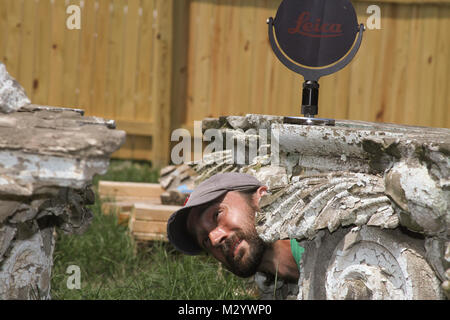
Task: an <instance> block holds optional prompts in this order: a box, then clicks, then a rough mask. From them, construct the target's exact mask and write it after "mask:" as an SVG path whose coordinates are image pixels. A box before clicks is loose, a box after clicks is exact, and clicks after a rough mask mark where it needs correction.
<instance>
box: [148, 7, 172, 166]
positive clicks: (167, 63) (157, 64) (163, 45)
mask: <svg viewBox="0 0 450 320" xmlns="http://www.w3.org/2000/svg"><path fill="white" fill-rule="evenodd" d="M156 10H157V17H158V18H157V19H156V21H155V23H156V28H155V33H156V39H155V45H154V48H155V50H154V54H155V56H154V60H153V71H154V75H155V78H156V79H158V81H153V87H152V92H153V107H152V108H153V117H152V118H153V121H154V132H156V133H157V134H158V137H157V138H155V139H152V145H153V148H154V149H155V150H157V152H154V153H153V158H152V163H153V165H155V166H156V167H161V166H163V165H165V164H167V162H168V157H169V143H168V142H169V141H170V132H169V130H170V119H169V117H170V104H171V101H170V97H171V75H172V30H173V16H172V12H173V0H157V1H156Z"/></svg>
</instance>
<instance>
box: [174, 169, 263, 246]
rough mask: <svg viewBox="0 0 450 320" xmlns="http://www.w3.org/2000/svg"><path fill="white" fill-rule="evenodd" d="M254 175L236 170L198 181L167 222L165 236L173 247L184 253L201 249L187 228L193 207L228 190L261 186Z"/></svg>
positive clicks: (211, 199) (209, 200)
mask: <svg viewBox="0 0 450 320" xmlns="http://www.w3.org/2000/svg"><path fill="white" fill-rule="evenodd" d="M262 185H263V184H262V183H261V182H260V181H259V180H258V179H256V178H255V177H253V176H251V175H249V174H245V173H238V172H227V173H219V174H216V175H214V176H212V177H210V178H208V179H207V180H205V181H203V182H202V183H200V184H199V185H198V186H197V187H196V188H195V190H194V191H193V192H192V193H191V195H190V196H189V199H188V201H187V202H186V204H185V205H184V206H183V207H182V208H181V209H179V210H177V211H175V212H174V213H173V214H172V215H171V216H170V218H169V221H168V222H167V237H168V238H169V241H170V242H171V243H172V244H173V245H174V247H175V248H176V249H177V250H178V251H181V252H183V253H185V254H189V255H196V254H199V253H200V252H201V251H202V248H201V247H200V246H199V245H198V244H197V241H196V240H195V239H194V238H193V237H192V236H191V235H190V234H189V232H188V230H187V225H186V223H187V218H188V216H189V212H190V210H191V209H192V208H193V207H196V206H200V205H203V204H206V203H208V202H211V201H213V200H216V199H218V198H219V197H221V196H223V195H225V194H226V193H227V192H228V191H244V190H249V189H253V188H257V187H260V186H262Z"/></svg>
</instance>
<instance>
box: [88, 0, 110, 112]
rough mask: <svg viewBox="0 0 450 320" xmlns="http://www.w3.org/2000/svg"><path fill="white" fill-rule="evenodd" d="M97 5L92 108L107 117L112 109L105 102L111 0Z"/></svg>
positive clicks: (101, 1) (92, 70) (105, 0)
mask: <svg viewBox="0 0 450 320" xmlns="http://www.w3.org/2000/svg"><path fill="white" fill-rule="evenodd" d="M97 4H98V9H97V14H96V21H95V22H96V26H95V53H94V64H93V65H92V69H91V72H93V83H92V90H93V94H92V96H91V106H93V107H94V108H95V112H96V113H98V114H101V115H105V116H107V115H108V114H109V113H110V108H108V107H107V106H106V105H105V101H106V96H107V94H108V92H107V90H106V79H107V74H108V71H109V68H108V34H109V28H110V13H111V12H110V6H109V4H110V2H109V0H99V1H97ZM96 6H97V5H96Z"/></svg>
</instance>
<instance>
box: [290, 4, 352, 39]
mask: <svg viewBox="0 0 450 320" xmlns="http://www.w3.org/2000/svg"><path fill="white" fill-rule="evenodd" d="M288 32H289V33H290V34H294V33H299V34H301V35H304V36H307V37H312V38H333V37H339V36H342V35H343V32H342V24H340V23H325V22H322V21H321V20H320V19H316V21H315V22H313V21H311V20H310V13H309V12H308V11H305V12H302V13H301V14H300V15H299V16H298V19H297V26H296V27H295V28H289V29H288Z"/></svg>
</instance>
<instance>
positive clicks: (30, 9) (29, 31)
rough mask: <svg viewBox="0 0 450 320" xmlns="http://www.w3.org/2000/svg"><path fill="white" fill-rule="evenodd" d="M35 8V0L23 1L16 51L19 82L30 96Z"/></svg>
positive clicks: (33, 54)
mask: <svg viewBox="0 0 450 320" xmlns="http://www.w3.org/2000/svg"><path fill="white" fill-rule="evenodd" d="M36 10H37V2H36V1H24V3H23V21H22V35H21V45H20V51H19V52H18V55H19V56H18V58H19V59H20V64H19V78H20V79H21V81H20V83H21V85H22V86H23V88H24V89H25V92H26V93H27V94H28V95H29V97H30V98H32V92H33V90H32V87H33V72H32V71H33V58H34V56H35V52H34V48H35V46H34V42H35V40H36V36H35V31H36V28H35V17H36Z"/></svg>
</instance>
